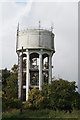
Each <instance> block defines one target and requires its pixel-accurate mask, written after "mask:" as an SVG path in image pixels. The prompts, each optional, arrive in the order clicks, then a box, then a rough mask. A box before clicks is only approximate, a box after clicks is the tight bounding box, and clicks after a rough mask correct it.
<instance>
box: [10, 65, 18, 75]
mask: <svg viewBox="0 0 80 120" xmlns="http://www.w3.org/2000/svg"><path fill="white" fill-rule="evenodd" d="M11 70H12V71H13V72H14V73H17V72H18V65H16V64H14V65H13V67H12V68H11Z"/></svg>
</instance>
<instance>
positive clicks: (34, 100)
mask: <svg viewBox="0 0 80 120" xmlns="http://www.w3.org/2000/svg"><path fill="white" fill-rule="evenodd" d="M46 107H47V98H46V97H45V96H43V95H42V91H40V90H38V89H35V88H34V89H32V90H31V91H30V92H29V97H28V101H26V102H25V104H24V108H25V109H26V108H29V109H43V108H46Z"/></svg>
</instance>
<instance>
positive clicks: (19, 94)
mask: <svg viewBox="0 0 80 120" xmlns="http://www.w3.org/2000/svg"><path fill="white" fill-rule="evenodd" d="M21 65H22V59H21V56H20V55H19V54H18V98H20V97H21Z"/></svg>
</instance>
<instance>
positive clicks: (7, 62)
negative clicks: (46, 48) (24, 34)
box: [0, 0, 78, 82]
mask: <svg viewBox="0 0 80 120" xmlns="http://www.w3.org/2000/svg"><path fill="white" fill-rule="evenodd" d="M6 1H7V2H0V8H1V10H0V26H1V29H0V33H1V34H0V55H1V56H0V57H1V58H2V63H1V62H0V68H6V67H7V68H8V69H11V67H12V66H13V65H14V64H17V59H18V58H17V54H16V28H17V24H18V22H19V24H20V29H23V28H25V29H26V28H31V27H33V28H35V27H38V21H39V20H40V21H41V26H42V27H45V28H50V26H51V24H53V28H54V29H53V32H54V34H55V38H54V43H55V51H56V52H55V54H54V55H53V62H52V64H53V66H54V68H53V76H55V77H56V78H58V77H61V78H63V79H66V80H69V81H74V80H75V81H76V82H77V80H78V3H77V2H33V1H32V0H31V1H30V0H29V1H30V2H28V0H24V2H21V3H20V2H16V0H13V1H15V2H9V1H10V0H6ZM26 1H27V2H26ZM0 60H1V59H0Z"/></svg>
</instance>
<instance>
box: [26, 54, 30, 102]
mask: <svg viewBox="0 0 80 120" xmlns="http://www.w3.org/2000/svg"><path fill="white" fill-rule="evenodd" d="M29 68H30V60H29V52H27V60H26V101H27V100H28V92H29V85H30V73H29Z"/></svg>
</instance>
